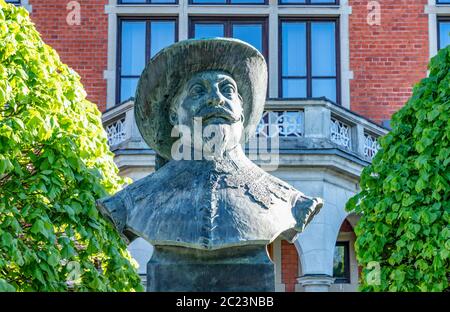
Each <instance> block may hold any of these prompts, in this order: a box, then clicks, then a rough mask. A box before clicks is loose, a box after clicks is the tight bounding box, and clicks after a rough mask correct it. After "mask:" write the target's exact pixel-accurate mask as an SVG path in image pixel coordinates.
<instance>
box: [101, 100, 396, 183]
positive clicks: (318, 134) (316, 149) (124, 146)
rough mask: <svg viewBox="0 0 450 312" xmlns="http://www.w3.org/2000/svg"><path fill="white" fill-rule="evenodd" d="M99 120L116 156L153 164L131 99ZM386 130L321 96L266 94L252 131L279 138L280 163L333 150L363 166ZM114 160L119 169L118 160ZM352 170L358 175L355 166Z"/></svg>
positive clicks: (367, 162)
mask: <svg viewBox="0 0 450 312" xmlns="http://www.w3.org/2000/svg"><path fill="white" fill-rule="evenodd" d="M103 124H104V127H105V129H106V131H107V134H108V142H109V144H110V147H111V150H112V151H113V152H115V153H116V158H122V159H123V158H124V156H125V155H128V156H130V157H131V155H134V156H133V157H134V160H133V162H136V159H137V158H139V157H140V158H142V157H143V156H144V155H147V157H148V155H150V158H148V160H147V161H146V162H148V165H152V164H151V162H152V160H151V159H152V158H153V159H154V152H153V151H152V150H151V149H150V148H149V147H148V146H147V145H146V144H145V142H144V141H143V140H142V137H141V135H140V133H139V131H138V129H137V125H136V122H135V120H134V102H133V101H132V100H130V101H127V102H124V103H122V104H121V105H118V106H116V107H114V108H112V109H110V110H108V111H106V112H105V113H104V114H103ZM387 131H388V130H387V129H385V128H383V127H382V126H380V125H378V124H376V123H374V122H372V121H370V120H368V119H367V118H364V117H362V116H359V115H357V114H355V113H354V112H352V111H350V110H348V109H345V108H343V107H341V106H337V105H335V104H333V103H332V102H329V101H327V100H325V99H310V100H288V99H269V100H267V102H266V107H265V111H264V114H263V116H262V119H261V122H260V124H259V125H258V127H257V131H256V135H257V136H259V137H266V138H273V137H274V136H277V137H278V140H279V151H280V155H281V157H280V158H281V162H282V163H283V155H284V158H286V160H287V161H288V163H291V162H290V161H289V160H288V159H292V157H294V156H295V155H296V154H298V155H306V154H322V155H325V154H330V153H334V154H336V153H337V154H340V155H341V156H343V157H346V158H348V159H351V160H353V162H355V159H356V162H358V163H359V164H360V165H361V168H362V167H364V166H365V165H367V164H369V163H370V162H371V160H372V158H373V157H374V156H375V154H376V153H377V151H378V149H379V145H378V142H377V140H378V138H379V137H380V136H382V135H384V134H386V133H387ZM130 157H128V158H129V159H131V158H130ZM294 158H295V157H294ZM117 160H118V161H119V163H118V165H119V168H120V159H117ZM285 163H286V162H285ZM354 174H356V175H359V173H358V169H356V171H355V172H354Z"/></svg>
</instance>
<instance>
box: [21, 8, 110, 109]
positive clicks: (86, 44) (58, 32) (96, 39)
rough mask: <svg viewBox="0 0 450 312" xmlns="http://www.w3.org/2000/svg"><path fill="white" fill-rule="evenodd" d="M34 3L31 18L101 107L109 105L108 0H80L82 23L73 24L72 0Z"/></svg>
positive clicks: (89, 96) (46, 40) (92, 99)
mask: <svg viewBox="0 0 450 312" xmlns="http://www.w3.org/2000/svg"><path fill="white" fill-rule="evenodd" d="M29 2H30V4H31V5H32V6H33V11H32V14H31V19H32V20H33V22H34V23H35V24H36V27H37V29H38V31H39V32H40V33H41V35H42V37H43V39H44V41H45V43H47V44H49V45H50V46H52V47H53V48H54V49H56V51H57V52H58V54H59V55H60V57H61V60H62V61H63V62H64V63H66V64H67V65H69V66H70V67H71V68H73V69H74V70H75V71H77V72H78V73H79V74H80V76H81V81H82V83H83V85H84V87H85V90H86V92H87V94H88V99H89V100H90V101H92V102H94V103H96V104H97V105H98V107H99V109H100V110H102V111H103V110H104V109H105V107H106V80H105V79H103V71H104V70H106V68H107V52H108V51H107V50H108V16H107V15H106V14H105V4H106V3H107V2H108V0H78V3H80V8H81V11H80V14H81V23H80V25H79V26H78V25H73V26H70V25H68V23H67V22H66V18H67V14H68V13H69V12H70V11H69V10H67V8H66V6H67V3H69V2H70V1H69V0H45V1H43V0H30V1H29Z"/></svg>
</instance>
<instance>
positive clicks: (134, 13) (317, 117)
mask: <svg viewBox="0 0 450 312" xmlns="http://www.w3.org/2000/svg"><path fill="white" fill-rule="evenodd" d="M8 2H11V3H14V4H16V5H22V6H24V7H25V8H26V9H27V10H28V11H29V12H31V18H32V20H33V21H34V22H35V24H36V26H37V29H38V30H39V32H40V33H41V34H42V36H43V38H44V40H45V42H46V43H48V44H49V45H51V46H52V47H54V48H55V49H56V50H57V52H58V53H59V54H60V56H61V59H62V61H63V62H64V63H66V64H68V65H69V66H71V67H72V68H73V69H75V70H76V71H77V72H78V73H79V74H80V76H81V80H82V82H83V84H84V86H85V89H86V91H87V93H88V98H89V99H90V100H91V101H93V102H94V103H96V104H97V105H98V107H99V109H100V110H101V111H102V112H103V113H104V114H103V121H104V125H105V129H106V130H107V132H108V136H109V143H110V146H111V149H112V150H113V151H114V153H115V155H116V156H115V160H116V163H117V165H118V167H119V169H120V173H121V174H122V175H124V176H129V177H131V178H132V179H134V180H137V179H139V178H142V177H143V176H145V175H147V174H149V173H150V172H152V171H154V166H155V154H154V152H153V151H152V150H151V149H150V148H149V147H148V146H147V145H146V144H145V143H144V142H143V141H142V138H141V136H140V134H139V131H138V130H137V127H136V124H135V121H134V117H133V116H134V114H133V109H134V108H133V106H134V103H133V96H134V92H135V88H136V83H137V80H138V78H139V75H140V73H141V71H142V69H143V68H144V66H145V64H146V62H147V61H148V60H149V59H150V58H151V57H152V56H153V55H155V54H156V53H157V52H158V51H159V50H160V49H161V48H163V47H164V46H167V45H169V44H171V43H173V42H176V41H179V40H184V39H188V38H204V37H216V36H222V37H223V36H224V37H234V38H238V39H241V40H244V41H247V42H248V43H250V44H252V45H253V46H255V47H256V48H257V49H258V50H260V52H261V53H262V54H263V55H264V56H265V58H266V60H267V64H268V68H269V82H268V94H267V101H266V110H265V113H264V116H263V119H262V120H261V123H260V127H259V128H258V129H259V130H258V134H257V135H258V136H259V137H265V138H273V137H274V136H276V138H277V139H278V141H279V153H278V155H279V156H278V158H277V164H278V166H276V168H275V170H273V171H272V172H271V173H272V174H274V175H276V176H278V177H279V178H281V179H283V180H285V181H287V182H288V183H290V184H292V185H293V186H295V187H296V188H297V189H299V190H301V191H302V192H304V193H306V194H308V195H311V196H318V197H322V198H323V199H324V203H325V204H324V207H323V208H322V210H321V212H320V213H319V214H318V215H317V217H316V218H315V219H314V220H313V222H312V223H311V224H310V226H309V227H308V228H307V229H306V231H305V232H304V233H302V234H301V235H300V237H299V239H298V240H297V241H296V242H295V244H293V245H291V244H288V243H287V242H286V241H283V240H276V241H275V242H274V243H273V244H272V245H271V246H269V253H270V255H271V257H272V260H273V261H274V263H275V268H276V281H275V282H276V287H277V290H278V291H355V290H357V285H358V279H359V270H360V268H359V267H358V264H357V262H356V258H355V253H354V248H353V243H354V240H355V234H354V232H353V228H354V226H355V224H356V223H357V221H358V216H356V215H353V214H349V213H348V212H346V211H345V208H344V207H345V203H346V202H347V200H348V199H349V198H350V197H351V196H352V195H354V194H355V193H356V192H358V189H359V185H358V183H359V177H360V174H361V171H362V169H363V168H364V167H365V166H367V165H368V164H370V162H371V159H372V158H373V156H374V155H375V153H376V152H377V149H378V144H377V138H378V137H379V136H381V135H383V134H385V133H387V131H388V129H389V120H390V117H391V115H392V114H393V113H394V112H395V111H397V110H398V109H399V108H400V107H401V106H402V105H404V103H405V102H406V100H407V99H408V97H409V96H410V95H411V90H412V87H413V85H414V84H415V83H417V82H418V81H419V80H420V79H421V78H423V77H425V76H426V75H427V63H428V61H429V59H430V57H432V56H434V55H435V54H436V53H437V51H438V49H440V48H442V47H444V46H446V45H448V44H450V0H414V1H410V0H379V1H368V0H78V1H69V0H67V1H66V0H22V1H19V0H16V1H14V0H13V1H8ZM267 125H275V126H276V128H277V129H278V130H277V131H276V132H274V133H272V132H271V131H268V130H267V127H266V128H265V127H264V126H267ZM255 161H256V162H261V164H262V165H263V158H262V157H261V158H258V159H256V160H255ZM129 249H130V251H131V252H132V254H133V256H134V257H135V258H136V259H137V260H138V262H139V263H140V273H141V274H142V275H143V277H145V268H146V262H147V261H148V259H149V257H150V256H151V250H152V247H151V246H150V245H149V244H148V243H146V242H144V241H142V240H139V239H138V240H136V241H134V242H133V243H132V244H131V245H130V246H129Z"/></svg>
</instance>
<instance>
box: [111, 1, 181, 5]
mask: <svg viewBox="0 0 450 312" xmlns="http://www.w3.org/2000/svg"><path fill="white" fill-rule="evenodd" d="M118 3H119V4H178V0H119V1H118Z"/></svg>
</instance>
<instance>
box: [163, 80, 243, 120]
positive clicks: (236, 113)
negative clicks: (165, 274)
mask: <svg viewBox="0 0 450 312" xmlns="http://www.w3.org/2000/svg"><path fill="white" fill-rule="evenodd" d="M173 107H174V108H173V109H172V112H171V114H170V121H171V123H172V124H173V125H186V126H188V127H189V128H192V126H193V122H194V118H197V119H200V118H201V121H202V125H203V126H204V127H205V126H207V125H211V124H228V125H231V124H233V123H239V122H240V123H242V116H243V109H242V99H241V97H240V95H239V93H238V89H237V85H236V82H235V81H234V79H233V78H232V77H231V76H230V75H228V74H226V73H224V72H220V71H206V72H201V73H198V74H196V75H194V76H193V77H192V78H191V79H190V80H189V81H188V82H187V83H186V84H185V85H184V86H183V87H182V89H181V90H180V92H179V93H178V96H177V97H176V98H175V102H174V105H173Z"/></svg>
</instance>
